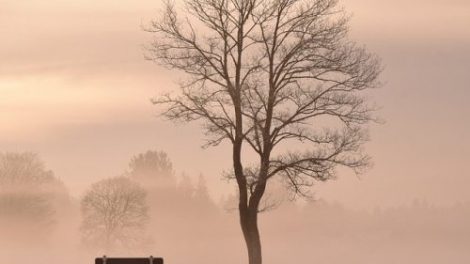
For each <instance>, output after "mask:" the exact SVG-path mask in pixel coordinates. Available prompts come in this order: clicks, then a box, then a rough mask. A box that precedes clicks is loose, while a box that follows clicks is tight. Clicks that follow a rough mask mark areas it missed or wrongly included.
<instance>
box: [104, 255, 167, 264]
mask: <svg viewBox="0 0 470 264" xmlns="http://www.w3.org/2000/svg"><path fill="white" fill-rule="evenodd" d="M95 264H163V259H162V258H154V257H152V256H150V257H148V258H108V257H106V256H103V257H102V258H96V259H95Z"/></svg>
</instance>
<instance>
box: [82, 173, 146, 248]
mask: <svg viewBox="0 0 470 264" xmlns="http://www.w3.org/2000/svg"><path fill="white" fill-rule="evenodd" d="M147 210H148V209H147V205H146V192H145V190H144V189H143V188H142V187H141V186H140V185H139V184H137V183H136V182H134V181H132V180H131V179H129V178H126V177H115V178H110V179H105V180H101V181H99V182H97V183H95V184H93V185H92V186H91V188H90V189H89V190H88V191H87V192H86V194H85V196H84V197H83V199H82V201H81V211H82V224H81V231H82V235H83V242H84V243H85V245H89V246H92V247H95V246H98V247H101V248H103V249H107V250H112V249H117V248H137V247H139V246H142V245H143V244H144V243H145V242H146V239H147V237H146V236H145V233H144V228H145V225H146V222H147V219H148V215H147Z"/></svg>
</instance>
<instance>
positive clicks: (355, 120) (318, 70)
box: [147, 0, 380, 264]
mask: <svg viewBox="0 0 470 264" xmlns="http://www.w3.org/2000/svg"><path fill="white" fill-rule="evenodd" d="M182 2H183V3H182V4H183V8H184V10H185V12H186V14H188V16H189V17H187V18H186V17H184V16H181V14H179V13H178V12H177V6H175V4H174V3H173V2H171V1H167V2H166V4H165V9H164V12H163V13H162V15H161V19H158V20H156V21H154V22H153V23H151V25H150V26H149V27H148V28H147V31H149V32H152V33H153V34H155V40H154V41H153V42H152V43H151V45H150V46H149V47H148V53H147V56H148V59H151V60H153V61H155V62H157V63H158V64H160V65H163V66H165V67H168V68H169V69H176V70H180V71H182V72H184V73H185V74H186V75H187V76H188V79H187V81H186V82H184V83H182V85H181V93H180V94H179V95H171V94H167V95H164V96H161V97H159V98H158V99H156V100H155V101H154V102H155V104H158V105H163V106H165V107H166V111H165V112H164V113H163V114H164V116H165V117H167V118H168V119H170V120H182V121H202V122H203V124H204V126H203V128H204V130H205V133H206V135H208V137H209V138H208V142H207V145H208V146H216V145H218V144H220V143H221V142H222V141H225V140H226V141H228V142H230V143H231V144H232V150H233V152H232V160H233V176H232V177H233V179H234V180H236V183H237V186H238V198H239V204H238V209H239V213H240V224H241V229H242V231H243V235H244V238H245V241H246V245H247V249H248V256H249V263H250V264H260V263H261V262H262V257H261V256H262V255H261V241H260V236H259V231H258V220H257V219H258V212H259V210H260V201H261V199H262V197H263V195H264V192H265V189H266V185H267V183H268V182H269V181H270V180H271V179H272V178H274V177H282V178H283V179H284V182H285V183H286V184H287V186H288V187H289V188H291V189H292V191H294V192H295V193H297V194H300V195H308V192H307V190H308V188H306V187H309V186H311V185H312V182H314V181H317V180H318V181H326V180H328V179H331V178H334V176H335V168H336V167H337V166H344V167H348V168H351V169H353V170H354V171H355V172H360V171H361V170H362V169H364V168H365V167H366V166H367V165H368V163H369V158H368V157H367V156H366V155H365V154H363V153H362V152H361V146H362V143H363V142H364V141H366V139H367V137H366V133H365V131H364V129H365V126H364V125H365V124H367V123H368V122H369V121H371V120H374V118H373V117H372V115H371V112H372V111H373V110H374V109H373V108H371V107H370V106H369V105H368V104H367V100H366V99H365V98H364V97H363V95H361V92H362V91H363V90H366V89H368V88H373V87H375V86H377V85H378V83H377V81H376V79H377V76H378V75H379V72H380V64H379V61H378V59H377V58H376V57H375V56H374V55H371V54H370V53H368V52H367V51H366V50H365V49H364V48H361V47H358V46H357V45H355V44H354V43H353V42H351V41H349V40H348V39H347V28H348V27H347V22H348V19H347V17H346V16H345V15H344V12H343V11H342V10H341V9H340V8H337V7H336V6H337V0H311V1H306V0H305V1H304V0H279V1H271V0H233V1H225V0H185V1H182ZM296 146H297V148H296ZM243 147H245V148H243ZM286 148H287V150H286ZM250 152H251V153H254V154H255V155H257V156H258V157H257V160H255V161H252V162H248V163H247V162H243V160H246V159H243V157H244V156H245V155H246V154H247V153H250Z"/></svg>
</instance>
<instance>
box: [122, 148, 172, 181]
mask: <svg viewBox="0 0 470 264" xmlns="http://www.w3.org/2000/svg"><path fill="white" fill-rule="evenodd" d="M128 174H129V176H130V177H131V178H133V179H136V180H138V181H140V182H145V186H147V185H148V184H151V185H152V184H156V185H158V186H160V187H162V186H166V187H168V186H171V187H174V185H175V179H174V171H173V164H172V162H171V160H170V158H169V157H168V155H167V154H166V153H165V152H163V151H154V150H149V151H147V152H145V153H140V154H138V155H136V156H134V157H132V159H131V161H130V163H129V172H128Z"/></svg>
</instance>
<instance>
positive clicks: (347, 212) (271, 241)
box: [0, 0, 470, 264]
mask: <svg viewBox="0 0 470 264" xmlns="http://www.w3.org/2000/svg"><path fill="white" fill-rule="evenodd" d="M341 4H343V5H344V7H345V10H346V11H347V12H350V13H351V14H352V18H351V23H350V24H351V32H350V33H351V38H352V39H354V40H356V41H358V42H359V43H361V44H365V45H366V46H367V48H368V49H369V50H370V51H372V52H375V53H377V54H378V56H380V57H381V58H382V61H383V64H384V66H385V70H384V72H383V74H382V77H381V79H383V81H384V86H383V87H382V88H381V89H378V90H376V91H374V92H372V94H371V97H372V98H373V101H374V102H376V103H377V104H378V105H380V106H382V109H381V110H380V112H379V114H380V116H381V117H382V118H383V119H384V120H385V121H386V122H385V123H384V124H381V125H375V126H372V127H371V131H370V134H371V142H369V143H368V144H367V145H366V150H367V152H368V153H369V154H370V155H371V156H372V158H373V161H374V166H373V167H372V168H371V169H370V170H369V171H368V172H367V173H365V174H364V175H361V176H360V177H356V176H355V175H354V174H353V173H351V172H349V171H340V173H339V177H338V179H337V180H333V181H329V182H326V183H317V184H315V185H314V186H313V187H312V192H313V193H314V196H313V199H311V200H302V199H300V200H296V201H290V198H291V196H290V194H289V193H285V191H284V189H283V188H282V186H279V184H281V183H274V184H273V186H270V188H272V190H271V191H270V193H271V195H268V197H269V199H272V201H274V204H275V205H276V206H275V208H273V209H272V210H269V211H267V212H264V213H262V214H261V216H260V229H261V237H262V242H263V243H262V244H263V250H264V259H265V263H272V264H277V263H287V262H288V263H361V264H362V263H385V264H387V263H430V264H433V263H470V253H469V252H468V246H469V245H470V241H469V240H470V225H469V223H470V193H469V192H468V186H469V185H470V177H469V176H470V175H469V173H468V161H469V157H470V152H469V150H470V140H469V137H468V135H469V134H470V122H468V116H469V115H470V107H469V104H468V98H470V90H469V89H468V87H469V83H470V77H469V76H470V75H469V74H468V69H470V34H468V25H469V24H470V15H469V14H470V3H469V2H468V1H465V0H452V1H444V0H434V1H424V0H418V1H403V0H400V1H391V0H380V1H379V0H377V1H366V0H359V1H352V0H345V1H341ZM0 6H1V7H0V33H1V35H0V153H1V157H2V163H1V164H0V263H12V264H16V263H18V264H20V263H25V262H34V263H44V264H59V263H64V262H67V263H71V264H74V263H77V264H78V263H93V259H94V258H95V257H97V256H102V255H104V254H106V255H110V256H148V255H154V256H161V257H163V258H164V259H165V261H166V263H175V264H179V263H181V264H183V263H195V264H199V263H227V264H231V263H246V250H245V245H244V241H243V236H242V233H241V230H240V227H239V223H238V215H237V211H236V210H234V208H235V207H236V206H235V205H234V200H236V196H235V193H236V192H235V189H234V182H230V181H227V180H226V179H224V178H223V176H222V175H223V172H224V171H226V170H228V169H230V166H231V157H230V148H229V146H228V145H224V144H222V145H221V146H219V147H217V148H209V149H202V148H201V145H202V144H203V143H204V138H205V136H204V134H203V133H201V129H200V127H199V126H198V125H196V124H179V125H176V126H175V125H173V124H171V123H169V122H163V120H161V119H159V118H157V112H158V111H157V109H156V108H155V107H154V106H153V105H151V103H150V102H149V101H150V99H151V98H153V97H154V96H156V95H158V94H160V93H162V92H165V91H168V90H170V91H171V90H174V89H176V88H177V84H176V82H177V81H178V80H179V78H180V77H181V75H179V74H177V73H175V72H172V71H166V70H163V69H161V68H160V67H158V66H156V65H154V64H152V63H150V62H148V61H145V60H144V58H143V48H142V46H143V45H144V44H146V43H148V41H149V39H150V36H149V35H148V34H147V33H145V32H143V31H142V29H141V26H142V25H143V24H145V23H147V22H148V21H150V20H151V19H153V18H154V17H155V16H157V15H158V8H159V7H160V6H161V3H160V2H159V1H147V0H145V1H128V0H125V1H118V2H116V1H99V2H97V1H91V0H81V1H69V0H53V1H37V0H30V1H17V0H3V1H0ZM148 150H158V151H162V150H163V151H165V152H166V153H168V157H169V159H170V161H171V163H172V166H171V169H170V170H166V171H163V172H162V171H160V172H158V173H156V174H151V175H154V176H155V175H157V176H155V177H157V178H158V180H157V179H153V178H151V179H150V180H149V179H147V180H145V179H143V178H142V177H140V176H138V173H137V175H135V174H133V173H132V171H133V170H132V166H130V164H132V158H133V157H137V156H138V155H139V154H142V153H146V151H148ZM25 153H26V154H25ZM12 155H13V156H12ZM15 155H19V156H16V157H23V158H24V159H22V160H23V161H24V160H26V161H28V160H29V161H32V163H29V165H34V166H30V167H29V168H32V170H30V171H24V170H22V169H21V168H22V167H21V166H20V167H16V169H11V168H12V167H9V166H7V165H8V164H10V165H11V164H12V163H11V158H12V157H15ZM21 155H23V156H21ZM7 156H9V157H10V158H4V157H7ZM13 159H14V158H13ZM14 160H15V159H14ZM20 160H21V159H20ZM26 163H27V164H28V162H26ZM13 164H16V163H13ZM20 164H23V163H20ZM15 171H16V174H15V173H12V172H15ZM31 171H33V172H34V171H36V172H37V171H39V172H40V173H39V174H32V175H36V176H37V175H39V176H38V177H39V178H37V177H33V178H27V177H26V178H21V177H20V178H21V179H22V180H17V178H16V177H15V175H16V176H18V175H20V176H21V175H23V176H24V175H30V174H28V173H29V172H31ZM26 172H28V173H26ZM145 174H146V173H143V175H145ZM119 177H125V178H126V179H129V180H130V181H132V182H133V183H135V184H137V185H138V186H140V187H142V188H143V189H144V193H145V204H144V205H145V206H142V207H139V208H141V209H142V210H143V211H142V217H141V218H139V219H141V220H139V224H138V225H137V226H132V228H131V231H129V232H130V233H128V232H127V231H128V230H127V229H126V230H125V231H126V232H124V231H123V233H119V236H124V235H125V236H129V238H132V239H129V241H131V240H132V241H134V242H135V243H137V244H138V246H136V244H132V245H125V244H122V243H121V244H119V243H118V245H114V244H113V245H112V244H108V245H107V246H106V245H104V244H100V243H98V242H100V237H99V236H98V237H97V238H96V237H95V238H94V239H95V240H96V239H97V240H98V242H96V241H95V240H94V241H95V242H93V243H97V244H90V243H91V242H90V243H88V245H87V243H85V242H84V241H85V238H84V233H85V228H84V226H85V225H84V220H85V218H86V217H85V216H87V215H94V214H93V211H90V210H92V209H86V210H85V209H83V207H84V206H83V200H84V198H85V197H86V195H87V193H88V192H89V191H90V190H92V188H93V187H92V186H94V184H96V183H99V182H101V181H103V180H108V179H114V178H119ZM144 178H145V177H144ZM38 179H43V181H39V182H38V181H37V180H38ZM118 193H119V192H118ZM138 193H139V192H138ZM139 201H140V200H139ZM138 203H141V202H138ZM140 205H142V204H140ZM144 208H146V209H145V210H144ZM87 210H88V211H87ZM134 216H135V215H134ZM144 216H145V217H144ZM90 219H91V220H90V221H91V222H92V223H93V220H94V219H95V218H90ZM97 226H99V225H97ZM98 231H100V232H101V231H102V230H98ZM98 231H96V230H95V229H92V230H91V231H89V233H92V234H101V233H100V232H98ZM136 234H138V235H136ZM136 237H137V238H139V239H136ZM140 238H142V239H143V240H142V239H140ZM109 239H110V238H109ZM116 239H118V240H119V237H118V238H116ZM101 242H102V241H101ZM139 243H140V244H139Z"/></svg>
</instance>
